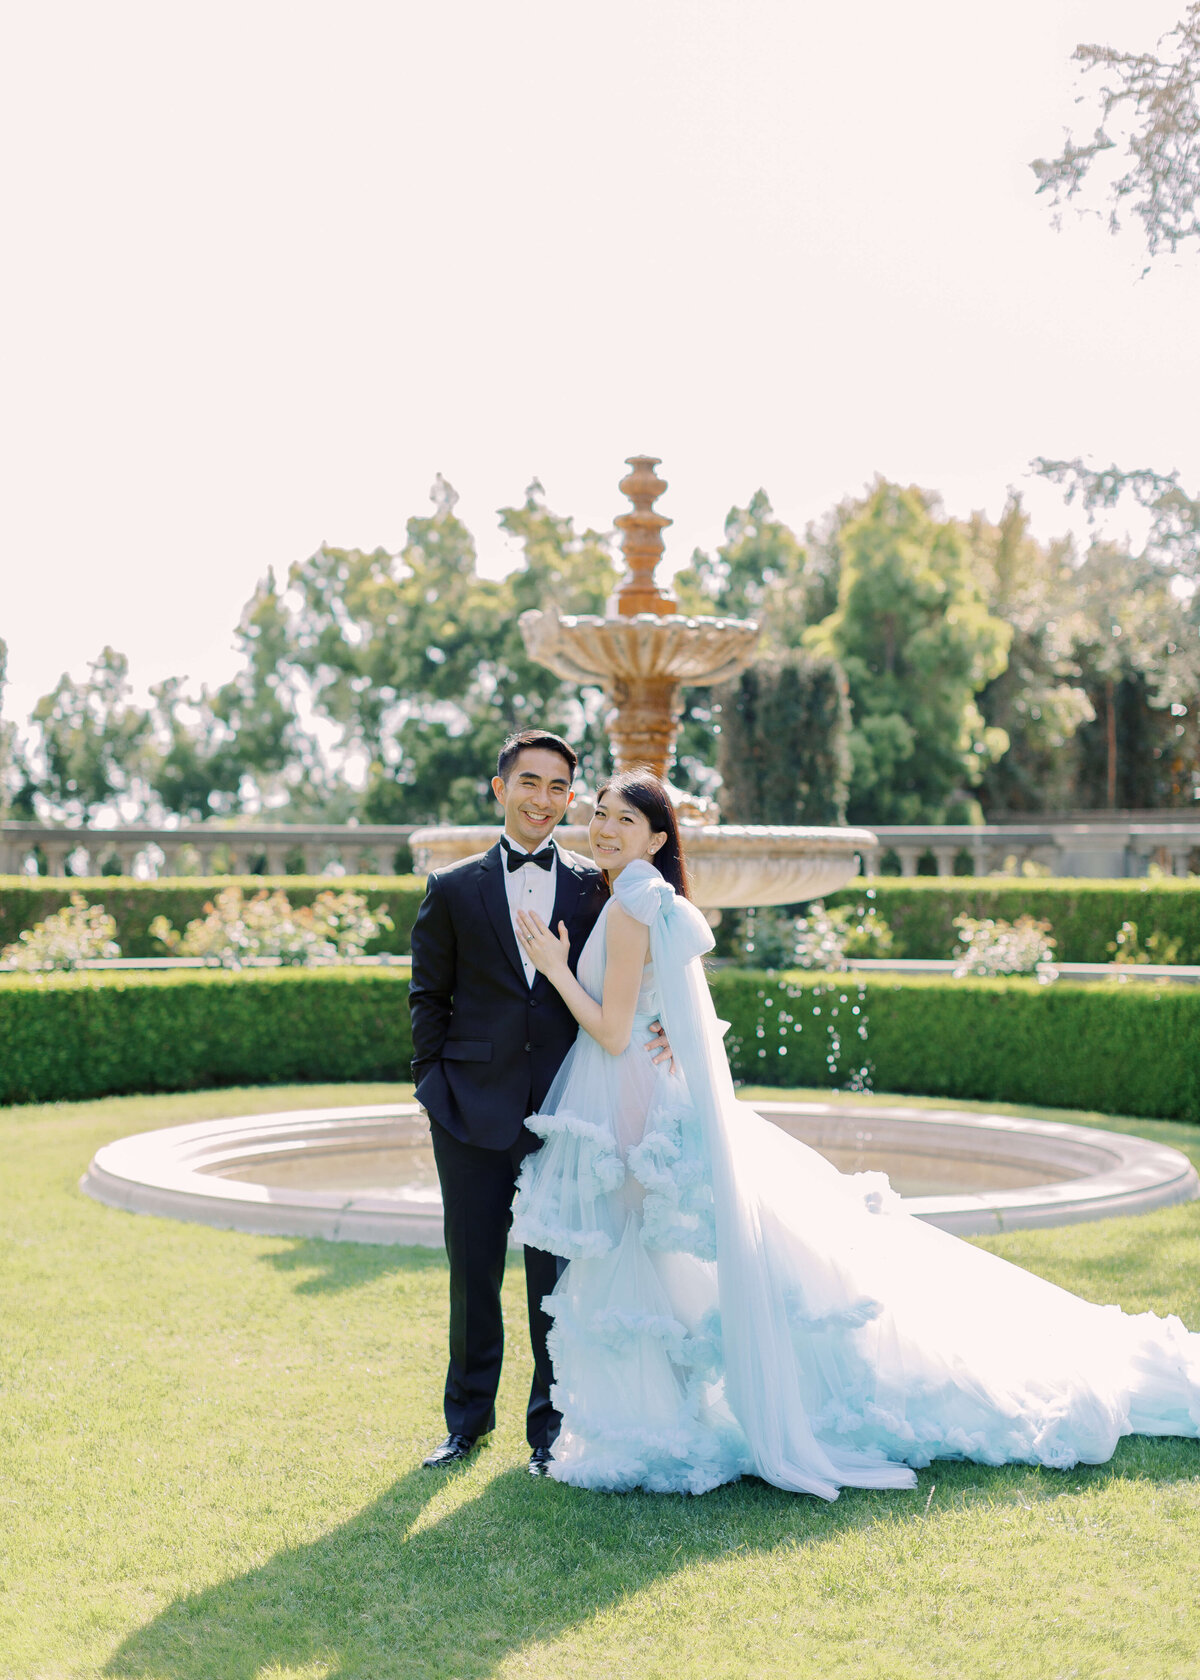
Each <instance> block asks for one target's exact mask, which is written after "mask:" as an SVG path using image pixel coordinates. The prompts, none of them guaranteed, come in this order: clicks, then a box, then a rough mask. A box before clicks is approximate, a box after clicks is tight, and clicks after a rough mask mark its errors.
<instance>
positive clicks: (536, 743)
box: [496, 729, 579, 782]
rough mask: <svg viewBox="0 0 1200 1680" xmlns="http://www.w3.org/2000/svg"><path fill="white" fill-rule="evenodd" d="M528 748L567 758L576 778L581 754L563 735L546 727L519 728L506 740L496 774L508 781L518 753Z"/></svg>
mask: <svg viewBox="0 0 1200 1680" xmlns="http://www.w3.org/2000/svg"><path fill="white" fill-rule="evenodd" d="M526 748H534V749H539V750H541V751H542V752H552V753H557V754H558V755H559V757H560V758H565V759H566V761H567V766H568V768H569V769H570V772H571V776H570V779H571V781H574V780H575V772H576V770H577V769H578V768H579V755H578V754H577V753H576V751H575V749H574V747H569V746H568V745H567V743H566V742H565V741H564V740H563V738H562V736H561V735H551V734H550V733H549V732H548V731H547V730H545V729H519V730H518V731H517V733H516V734H515V735H510V736H509V737H508V740H507V741H505V743H504V745H503V746H502V747H501V748H500V757H499V758H498V759H497V760H496V774H497V776H499V778H500V780H501V781H502V782H507V780H508V775H509V771H510V770H511V769H512V767H513V765H514V764H515V763H516V761H517V755H518V754H519V753H522V752H524V751H525V750H526Z"/></svg>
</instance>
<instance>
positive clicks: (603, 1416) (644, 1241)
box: [514, 771, 1200, 1499]
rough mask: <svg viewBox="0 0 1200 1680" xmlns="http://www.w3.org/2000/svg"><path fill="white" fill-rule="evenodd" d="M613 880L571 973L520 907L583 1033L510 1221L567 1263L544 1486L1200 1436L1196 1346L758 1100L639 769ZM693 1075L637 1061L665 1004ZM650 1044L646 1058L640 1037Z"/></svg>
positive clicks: (532, 942) (993, 1458)
mask: <svg viewBox="0 0 1200 1680" xmlns="http://www.w3.org/2000/svg"><path fill="white" fill-rule="evenodd" d="M590 837H591V843H592V850H593V853H594V855H595V858H596V862H597V863H598V864H599V865H600V867H601V869H602V870H603V871H604V873H605V875H606V877H607V879H608V881H609V884H610V886H611V888H612V897H611V898H610V899H609V901H608V903H607V904H606V905H605V907H604V909H603V910H602V912H601V915H600V918H599V920H598V922H597V923H596V926H595V929H594V931H593V932H592V934H591V936H590V937H589V939H588V941H587V943H586V945H585V946H584V949H583V952H582V953H581V956H580V959H579V964H578V979H576V978H575V977H574V976H573V975H572V974H571V972H570V970H569V968H568V966H567V956H568V950H569V947H568V944H567V940H566V930H565V928H563V927H561V925H560V928H559V931H558V933H557V934H555V933H552V932H551V931H550V930H549V929H548V928H546V926H545V925H544V924H543V923H542V922H541V921H540V920H539V919H538V918H536V917H525V918H524V919H523V920H522V922H521V927H520V931H521V937H522V939H523V941H524V944H525V949H526V950H527V951H528V952H529V954H530V957H531V958H532V960H533V962H534V963H535V965H536V966H537V967H538V968H539V969H540V970H541V972H542V973H543V974H545V975H546V976H547V978H548V979H549V980H550V981H551V983H552V984H553V985H554V986H555V988H556V989H557V990H558V992H559V993H560V995H561V996H562V998H563V1000H564V1001H565V1002H566V1004H567V1006H568V1008H569V1009H570V1010H571V1012H572V1014H573V1015H574V1016H575V1019H576V1020H577V1021H578V1022H579V1025H580V1027H581V1029H582V1030H581V1032H580V1035H579V1037H578V1039H577V1040H576V1043H575V1045H574V1046H573V1048H572V1049H571V1051H570V1052H569V1053H568V1055H567V1058H566V1060H565V1062H564V1063H563V1065H562V1068H561V1069H560V1071H559V1074H558V1077H557V1078H556V1080H555V1082H554V1084H553V1085H552V1086H551V1089H550V1092H549V1094H548V1096H547V1099H546V1102H545V1105H544V1110H543V1112H542V1113H540V1114H538V1115H535V1116H533V1117H532V1118H531V1119H530V1120H529V1121H528V1122H527V1124H528V1125H529V1126H530V1128H531V1129H532V1130H533V1131H535V1132H537V1133H539V1135H541V1136H542V1137H543V1138H544V1139H545V1140H546V1141H545V1145H544V1147H543V1148H542V1149H541V1150H540V1151H538V1153H537V1154H535V1155H531V1156H530V1157H528V1158H527V1160H526V1162H525V1165H524V1168H523V1170H522V1176H521V1180H520V1184H519V1189H518V1194H517V1201H516V1208H515V1219H514V1234H515V1235H516V1237H517V1238H518V1240H519V1241H522V1242H525V1243H529V1244H533V1245H534V1246H536V1247H538V1248H542V1249H548V1250H550V1251H551V1252H553V1253H555V1254H558V1255H560V1256H562V1257H563V1258H565V1259H566V1260H568V1261H569V1265H568V1266H567V1268H566V1270H565V1271H564V1272H563V1274H562V1277H561V1278H560V1280H559V1283H558V1286H557V1288H556V1289H555V1291H554V1293H553V1294H552V1295H551V1296H549V1297H548V1298H547V1303H546V1304H547V1309H548V1310H549V1311H550V1313H551V1315H552V1316H553V1319H554V1329H553V1331H552V1332H551V1340H550V1349H551V1354H552V1356H553V1360H554V1369H555V1378H556V1386H555V1390H554V1399H555V1404H556V1405H557V1406H558V1408H559V1410H560V1411H561V1412H562V1414H563V1427H562V1433H561V1434H560V1436H559V1439H558V1442H557V1443H556V1445H555V1449H554V1463H553V1465H552V1466H551V1474H552V1475H553V1476H555V1477H556V1478H557V1479H558V1480H559V1481H564V1482H570V1483H572V1484H574V1485H575V1486H578V1487H589V1488H600V1489H606V1490H609V1491H619V1490H623V1489H629V1488H634V1487H643V1488H646V1489H649V1490H651V1491H655V1492H691V1493H702V1492H704V1491H706V1490H707V1489H709V1488H712V1487H716V1486H718V1485H720V1484H721V1483H722V1482H727V1481H732V1480H734V1479H736V1477H738V1476H739V1475H741V1474H743V1473H745V1472H753V1473H755V1474H756V1475H759V1476H761V1477H763V1478H764V1479H765V1480H767V1481H770V1482H773V1483H775V1485H776V1486H778V1487H782V1488H787V1489H790V1490H793V1491H795V1492H804V1493H813V1494H819V1495H821V1496H822V1497H824V1498H826V1499H834V1498H836V1497H837V1492H838V1489H839V1487H843V1486H849V1487H876V1488H878V1487H893V1488H904V1487H912V1486H913V1485H914V1483H915V1476H914V1474H913V1469H912V1468H911V1467H913V1466H922V1465H926V1464H928V1463H929V1462H930V1460H931V1459H934V1458H971V1459H975V1460H978V1461H979V1462H981V1463H985V1464H1003V1463H1009V1462H1022V1463H1031V1464H1044V1465H1050V1466H1054V1467H1057V1468H1061V1469H1067V1468H1070V1466H1072V1465H1074V1464H1076V1463H1078V1462H1080V1461H1083V1462H1085V1463H1093V1464H1095V1463H1102V1462H1103V1461H1104V1460H1105V1459H1107V1458H1109V1457H1110V1456H1111V1455H1112V1452H1113V1450H1114V1448H1115V1446H1116V1443H1117V1441H1118V1440H1119V1438H1120V1437H1121V1436H1122V1435H1127V1434H1135V1433H1136V1434H1157V1435H1164V1434H1166V1435H1188V1436H1195V1435H1197V1434H1198V1433H1200V1336H1195V1335H1192V1334H1191V1333H1189V1332H1188V1331H1187V1330H1185V1329H1184V1327H1183V1325H1182V1324H1181V1323H1180V1322H1179V1320H1178V1319H1177V1318H1174V1317H1171V1318H1167V1319H1159V1318H1156V1317H1155V1316H1154V1314H1152V1313H1142V1314H1140V1315H1137V1316H1128V1315H1126V1314H1124V1313H1122V1312H1121V1311H1120V1309H1119V1308H1117V1307H1099V1306H1093V1305H1092V1304H1090V1303H1089V1302H1085V1301H1081V1300H1079V1299H1078V1298H1077V1297H1075V1296H1073V1295H1070V1294H1068V1293H1067V1292H1066V1291H1065V1290H1062V1289H1059V1288H1057V1287H1056V1286H1055V1285H1053V1284H1049V1283H1047V1282H1045V1281H1044V1280H1043V1279H1041V1278H1038V1277H1035V1276H1033V1275H1032V1274H1031V1273H1029V1272H1025V1271H1022V1270H1021V1269H1020V1268H1019V1267H1017V1266H1012V1265H1009V1264H1008V1263H1007V1262H1006V1261H1003V1260H1000V1259H997V1258H996V1257H995V1256H994V1255H990V1254H987V1253H985V1252H984V1251H983V1250H982V1249H978V1248H974V1247H972V1246H971V1245H970V1244H968V1243H964V1242H962V1241H961V1240H960V1239H958V1238H957V1237H953V1236H949V1235H947V1234H946V1233H944V1232H941V1231H938V1230H936V1229H934V1228H933V1227H932V1226H929V1225H926V1224H924V1223H922V1222H921V1221H920V1220H917V1219H914V1218H912V1217H911V1216H910V1215H908V1214H905V1213H904V1212H903V1211H902V1210H901V1208H900V1205H899V1199H898V1198H897V1197H896V1196H895V1195H894V1193H893V1192H892V1190H891V1188H890V1186H889V1185H888V1182H887V1179H886V1178H885V1177H884V1176H883V1175H882V1174H878V1173H857V1174H853V1175H849V1176H847V1175H844V1174H842V1173H839V1172H837V1171H836V1169H835V1168H834V1167H832V1166H831V1165H830V1164H829V1163H828V1162H827V1161H825V1160H824V1158H823V1157H822V1156H820V1155H818V1154H817V1153H816V1152H815V1151H814V1150H811V1149H809V1148H807V1147H806V1146H805V1145H804V1144H801V1143H799V1142H797V1141H796V1140H795V1139H793V1138H790V1137H788V1136H787V1135H786V1134H785V1133H783V1132H781V1131H780V1130H779V1129H778V1128H777V1127H775V1126H772V1125H771V1124H770V1123H769V1122H768V1121H766V1120H764V1119H762V1117H761V1116H759V1115H757V1114H755V1113H754V1111H753V1110H752V1109H750V1108H748V1107H746V1106H745V1105H744V1104H741V1103H739V1102H738V1101H737V1098H736V1096H735V1094H734V1090H733V1082H732V1079H731V1077H730V1073H729V1065H728V1062H727V1060H726V1057H725V1053H724V1048H723V1044H722V1038H721V1035H722V1032H723V1030H724V1027H723V1024H722V1023H721V1022H719V1021H718V1020H717V1019H716V1016H715V1013H714V1011H713V1007H712V1001H711V998H710V996H709V992H708V987H707V984H706V982H705V978H704V972H703V968H702V966H701V963H700V961H699V959H700V957H701V956H702V955H703V953H704V952H705V951H707V950H709V949H710V948H711V946H712V935H711V933H710V932H709V930H708V927H707V924H706V923H705V921H704V918H703V917H702V916H701V915H700V913H699V911H698V910H697V909H696V908H695V906H694V905H693V904H691V903H690V902H689V900H688V896H687V882H686V876H685V872H684V863H683V855H682V850H681V847H680V842H679V831H678V827H677V825H676V821H675V815H674V812H673V810H672V808H671V804H670V801H669V800H668V798H667V795H666V792H665V790H664V788H663V785H662V783H661V782H659V781H658V780H657V778H656V777H654V776H652V775H650V774H649V773H648V772H644V771H632V772H628V773H625V774H622V775H618V776H614V777H613V778H612V779H611V780H610V781H609V782H608V783H607V784H606V786H604V787H603V788H601V790H600V793H599V796H598V799H597V803H596V814H595V816H594V818H593V819H592V823H591V828H590ZM655 1015H658V1016H660V1017H661V1019H662V1021H663V1024H664V1025H665V1027H666V1030H667V1035H668V1037H669V1039H670V1041H671V1046H672V1050H673V1052H674V1056H675V1065H674V1068H670V1067H656V1066H655V1065H654V1064H652V1063H651V1062H649V1061H648V1059H647V1058H646V1056H645V1055H644V1054H643V1053H642V1052H641V1049H640V1045H641V1040H642V1039H643V1038H644V1037H645V1033H644V1032H642V1033H639V1032H637V1031H635V1030H634V1029H635V1027H636V1026H639V1025H640V1026H645V1025H647V1024H648V1022H649V1021H650V1020H651V1019H652V1018H653V1017H654V1016H655ZM631 1045H632V1048H631Z"/></svg>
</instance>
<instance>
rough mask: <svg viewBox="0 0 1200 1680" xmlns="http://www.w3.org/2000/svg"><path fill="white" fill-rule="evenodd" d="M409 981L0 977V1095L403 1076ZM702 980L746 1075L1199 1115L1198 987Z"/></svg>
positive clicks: (357, 973)
mask: <svg viewBox="0 0 1200 1680" xmlns="http://www.w3.org/2000/svg"><path fill="white" fill-rule="evenodd" d="M407 986H408V981H407V977H406V975H405V974H403V973H402V972H399V971H397V970H394V969H352V968H327V969H276V970H251V971H245V972H242V973H229V972H225V971H221V970H200V971H194V970H193V971H182V972H174V973H168V974H143V973H126V972H117V973H96V972H92V973H84V974H75V975H61V976H59V975H47V976H40V977H35V978H27V977H23V976H22V977H18V976H7V977H5V978H3V979H2V980H0V1101H4V1102H39V1101H40V1102H52V1101H69V1100H80V1099H83V1098H86V1097H90V1096H103V1095H108V1094H116V1093H120V1092H132V1091H153V1090H162V1091H185V1090H195V1089H199V1088H201V1087H203V1086H206V1085H226V1084H234V1083H238V1082H252V1083H255V1084H273V1083H278V1082H280V1081H283V1080H295V1079H306V1080H317V1079H402V1078H406V1077H407V1075H408V1071H409V1061H410V1057H411V1054H412V1049H411V1040H410V1037H409V1021H408V1007H407ZM712 988H713V997H714V1001H715V1003H716V1007H717V1012H718V1014H720V1015H721V1017H722V1018H723V1019H725V1020H727V1021H729V1022H730V1030H729V1033H728V1035H727V1039H726V1043H727V1046H728V1049H729V1053H730V1060H731V1063H732V1066H733V1070H734V1074H735V1076H736V1077H737V1078H739V1079H743V1080H750V1081H753V1082H754V1083H756V1084H770V1085H775V1084H797V1083H801V1084H811V1085H829V1086H847V1085H852V1084H855V1083H862V1082H863V1079H864V1077H865V1079H866V1081H867V1082H868V1083H871V1084H873V1085H874V1086H875V1088H876V1089H880V1090H890V1091H907V1092H912V1093H915V1094H920V1095H923V1096H954V1097H976V1098H980V1099H985V1100H995V1101H1006V1102H1035V1103H1039V1102H1040V1103H1051V1104H1056V1105H1066V1106H1071V1107H1086V1108H1095V1109H1099V1110H1103V1111H1105V1112H1108V1113H1123V1114H1142V1115H1146V1116H1156V1117H1160V1118H1164V1119H1177V1120H1200V988H1197V987H1191V986H1187V987H1184V986H1180V987H1170V986H1151V985H1143V984H1141V983H1139V984H1137V985H1136V986H1133V985H1128V986H1123V985H1120V984H1105V985H1097V986H1083V985H1071V984H1069V983H1064V982H1062V981H1059V982H1057V983H1056V984H1055V985H1052V986H1040V985H1039V984H1038V983H1037V982H1036V981H1033V980H1021V979H1008V980H952V979H925V978H909V977H904V978H899V977H893V976H880V977H876V978H872V979H870V980H865V979H862V978H859V977H857V976H855V977H850V976H845V975H844V976H840V977H839V976H836V975H834V976H830V975H801V974H791V975H787V976H780V975H767V974H761V973H759V974H756V973H753V972H747V971H744V970H731V969H722V970H720V971H718V972H717V973H715V974H714V975H713V976H712ZM863 1031H865V1034H866V1036H865V1037H863V1036H862V1034H863ZM864 1070H865V1075H864Z"/></svg>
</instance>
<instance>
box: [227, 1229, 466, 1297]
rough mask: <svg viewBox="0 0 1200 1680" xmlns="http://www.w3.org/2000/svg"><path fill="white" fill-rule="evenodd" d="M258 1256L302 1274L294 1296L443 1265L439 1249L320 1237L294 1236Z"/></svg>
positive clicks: (332, 1291) (353, 1286)
mask: <svg viewBox="0 0 1200 1680" xmlns="http://www.w3.org/2000/svg"><path fill="white" fill-rule="evenodd" d="M260 1258H261V1259H262V1261H263V1262H264V1264H266V1265H268V1266H270V1267H272V1268H273V1270H275V1271H277V1272H281V1273H292V1272H294V1273H298V1274H302V1275H300V1276H299V1278H298V1281H297V1283H296V1294H297V1295H327V1294H335V1293H337V1292H338V1291H340V1290H343V1289H357V1288H360V1287H361V1286H362V1285H363V1284H369V1283H374V1282H375V1281H376V1280H377V1279H379V1278H384V1277H391V1276H393V1275H394V1274H395V1273H397V1272H404V1273H406V1274H408V1275H410V1276H412V1275H414V1274H419V1273H422V1272H437V1271H444V1270H445V1268H446V1256H445V1254H444V1253H443V1251H442V1250H441V1249H440V1248H420V1247H417V1246H415V1245H406V1244H403V1243H359V1242H328V1241H327V1240H326V1239H325V1238H324V1237H298V1238H296V1239H295V1240H294V1241H293V1242H292V1243H291V1244H290V1246H289V1247H287V1248H279V1249H274V1250H273V1251H272V1252H271V1253H269V1254H263V1255H262V1256H260Z"/></svg>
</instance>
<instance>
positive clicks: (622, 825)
mask: <svg viewBox="0 0 1200 1680" xmlns="http://www.w3.org/2000/svg"><path fill="white" fill-rule="evenodd" d="M666 838H667V837H666V835H665V834H655V832H654V830H653V829H652V828H651V827H650V819H649V817H647V816H646V815H645V814H644V813H643V812H642V811H639V810H638V808H637V806H636V805H630V804H629V803H628V802H627V801H626V800H624V799H622V798H621V796H620V794H617V793H613V792H612V791H611V789H610V790H609V791H608V792H607V793H602V794H601V795H600V798H599V799H598V800H597V801H596V814H595V816H594V817H593V818H592V820H591V822H590V823H589V824H588V839H589V840H590V841H591V846H592V856H593V857H594V858H595V860H596V862H597V863H598V864H599V865H600V868H601V869H603V870H604V871H605V873H606V874H608V875H615V874H617V873H618V871H619V870H622V869H624V867H625V865H626V864H627V863H632V862H633V860H634V859H635V858H652V857H653V856H654V854H655V852H657V851H658V850H659V848H660V847H661V846H662V845H664V844H665V842H666Z"/></svg>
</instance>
